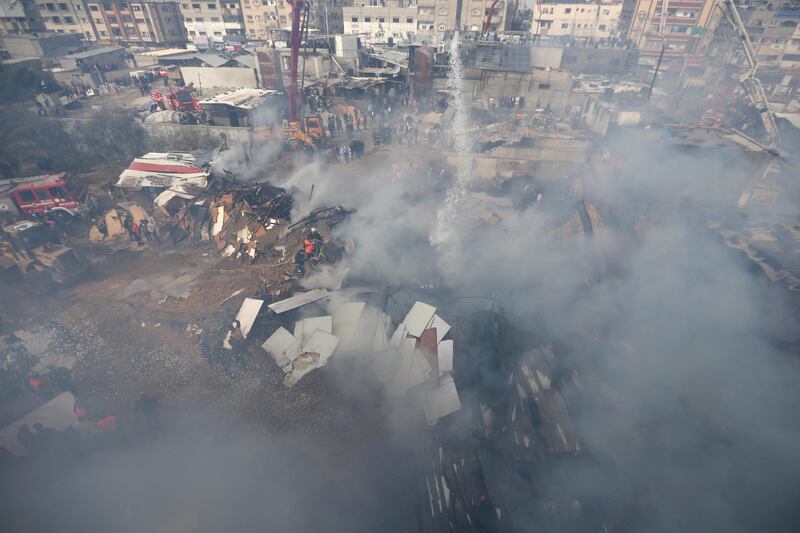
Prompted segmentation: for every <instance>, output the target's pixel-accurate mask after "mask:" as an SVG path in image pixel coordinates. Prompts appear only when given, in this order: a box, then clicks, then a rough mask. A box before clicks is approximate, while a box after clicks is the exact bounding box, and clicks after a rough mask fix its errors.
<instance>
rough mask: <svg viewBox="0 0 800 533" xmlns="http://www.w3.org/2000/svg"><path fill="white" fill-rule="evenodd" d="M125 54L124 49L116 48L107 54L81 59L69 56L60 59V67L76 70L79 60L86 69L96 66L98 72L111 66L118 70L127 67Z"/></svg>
mask: <svg viewBox="0 0 800 533" xmlns="http://www.w3.org/2000/svg"><path fill="white" fill-rule="evenodd" d="M126 54H127V52H126V51H125V49H124V48H118V49H116V50H109V51H108V52H103V53H99V54H97V55H93V56H89V57H83V58H76V57H71V56H68V57H62V58H61V66H62V67H63V68H64V69H65V70H76V69H78V68H79V67H78V60H79V59H80V62H81V63H82V64H83V65H86V66H87V67H94V65H97V66H98V68H100V70H104V69H105V67H106V65H111V66H112V67H116V68H117V69H119V68H122V67H126V66H127V62H126V61H125V56H126ZM112 70H113V69H112Z"/></svg>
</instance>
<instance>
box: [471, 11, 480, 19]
mask: <svg viewBox="0 0 800 533" xmlns="http://www.w3.org/2000/svg"><path fill="white" fill-rule="evenodd" d="M472 16H473V17H480V16H481V10H480V9H473V10H472Z"/></svg>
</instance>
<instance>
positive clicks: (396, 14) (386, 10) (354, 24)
mask: <svg viewBox="0 0 800 533" xmlns="http://www.w3.org/2000/svg"><path fill="white" fill-rule="evenodd" d="M342 19H343V24H344V33H349V34H359V35H363V36H364V37H367V38H369V39H370V40H374V41H378V42H386V41H387V40H388V38H389V37H391V38H393V39H405V38H407V37H408V36H409V34H413V33H416V31H417V8H416V6H404V5H403V4H401V3H399V2H396V1H392V0H389V1H388V2H386V3H385V4H383V5H370V4H369V3H364V2H361V1H359V0H356V5H353V6H350V7H343V8H342Z"/></svg>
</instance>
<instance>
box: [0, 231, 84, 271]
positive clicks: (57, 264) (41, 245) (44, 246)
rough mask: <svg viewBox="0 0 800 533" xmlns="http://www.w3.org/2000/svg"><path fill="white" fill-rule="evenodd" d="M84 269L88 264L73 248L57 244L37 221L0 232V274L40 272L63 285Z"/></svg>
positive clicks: (51, 235) (52, 236)
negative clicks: (0, 272)
mask: <svg viewBox="0 0 800 533" xmlns="http://www.w3.org/2000/svg"><path fill="white" fill-rule="evenodd" d="M86 270H87V262H86V261H85V260H84V259H83V258H82V257H81V256H80V255H79V254H78V253H77V252H76V251H75V250H74V249H73V248H71V247H69V246H64V245H62V244H59V243H58V242H56V239H55V237H54V235H53V234H52V233H51V232H50V231H48V229H47V228H46V227H45V225H44V224H42V223H40V222H34V221H22V222H17V223H16V224H11V225H8V226H5V227H3V229H2V231H0V271H2V272H4V273H5V274H6V275H7V276H10V277H13V276H14V275H15V274H22V275H27V274H32V273H36V272H40V273H43V274H45V275H47V276H49V277H50V279H52V280H53V281H54V282H55V283H59V284H62V283H69V282H71V281H74V280H75V279H77V278H79V277H80V276H82V275H83V274H84V273H85V272H86Z"/></svg>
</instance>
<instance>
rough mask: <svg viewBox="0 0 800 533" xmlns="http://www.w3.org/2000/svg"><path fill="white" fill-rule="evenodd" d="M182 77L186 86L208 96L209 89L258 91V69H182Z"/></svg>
mask: <svg viewBox="0 0 800 533" xmlns="http://www.w3.org/2000/svg"><path fill="white" fill-rule="evenodd" d="M181 76H183V81H184V83H186V84H189V83H193V84H194V86H195V88H197V89H202V90H201V93H202V94H206V93H207V92H208V90H209V89H212V88H218V89H256V88H258V81H257V78H256V69H253V68H238V67H219V68H213V67H181Z"/></svg>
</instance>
